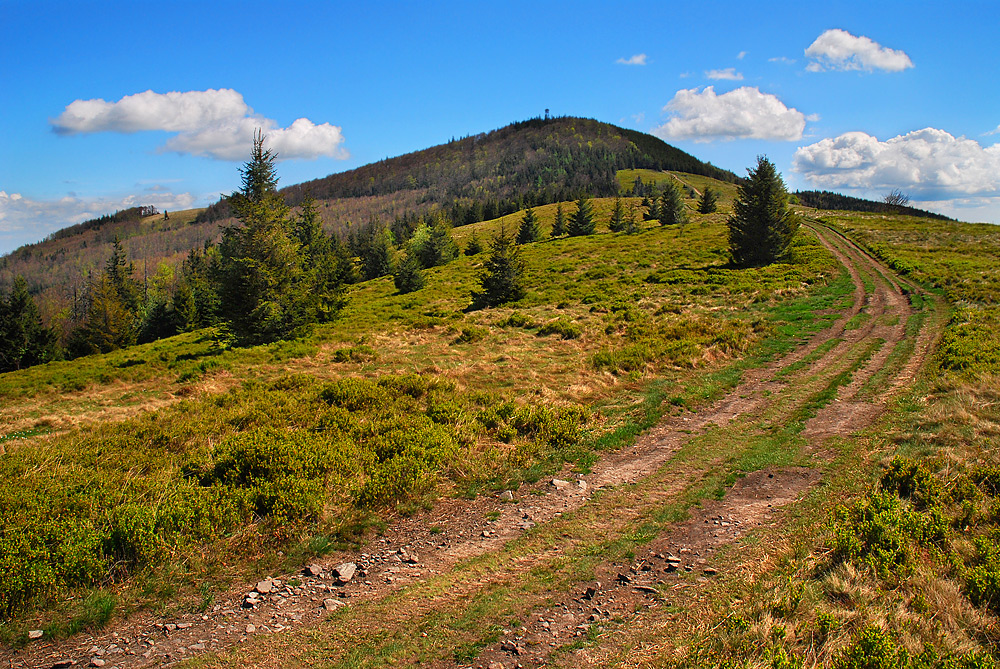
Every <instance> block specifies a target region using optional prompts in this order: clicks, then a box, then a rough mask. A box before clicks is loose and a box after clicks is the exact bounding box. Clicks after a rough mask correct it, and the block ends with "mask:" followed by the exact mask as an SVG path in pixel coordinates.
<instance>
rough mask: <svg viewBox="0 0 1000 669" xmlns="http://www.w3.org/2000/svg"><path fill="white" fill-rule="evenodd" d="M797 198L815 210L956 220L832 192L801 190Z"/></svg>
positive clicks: (902, 206)
mask: <svg viewBox="0 0 1000 669" xmlns="http://www.w3.org/2000/svg"><path fill="white" fill-rule="evenodd" d="M795 197H796V198H798V200H799V204H801V205H803V206H805V207H812V208H813V209H837V210H840V211H866V212H877V213H887V212H888V213H892V214H898V215H903V216H920V217H922V218H933V219H936V220H939V221H951V220H954V219H951V218H948V217H947V216H944V215H943V214H935V213H934V212H930V211H925V210H923V209H917V208H916V207H908V206H905V205H887V204H886V203H885V202H875V201H874V200H865V199H864V198H860V197H851V196H850V195H841V194H840V193H831V192H830V191H825V190H823V191H819V190H800V191H797V192H796V193H795Z"/></svg>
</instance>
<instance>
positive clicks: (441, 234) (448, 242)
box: [409, 220, 458, 268]
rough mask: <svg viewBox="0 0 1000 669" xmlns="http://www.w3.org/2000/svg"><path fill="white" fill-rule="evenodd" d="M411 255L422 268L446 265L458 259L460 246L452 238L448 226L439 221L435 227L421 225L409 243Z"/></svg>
mask: <svg viewBox="0 0 1000 669" xmlns="http://www.w3.org/2000/svg"><path fill="white" fill-rule="evenodd" d="M409 254H410V256H412V257H414V258H416V259H417V260H418V261H419V262H420V265H421V267H424V268H428V267H437V266H439V265H445V264H447V263H449V262H451V261H452V260H454V259H455V258H457V257H458V246H457V245H456V244H455V241H454V240H453V239H452V238H451V229H450V228H449V226H448V224H447V223H446V222H445V221H443V220H439V221H438V222H437V223H435V224H434V225H427V224H426V223H421V224H420V225H419V226H418V227H417V229H416V231H414V233H413V237H412V238H411V239H410V241H409Z"/></svg>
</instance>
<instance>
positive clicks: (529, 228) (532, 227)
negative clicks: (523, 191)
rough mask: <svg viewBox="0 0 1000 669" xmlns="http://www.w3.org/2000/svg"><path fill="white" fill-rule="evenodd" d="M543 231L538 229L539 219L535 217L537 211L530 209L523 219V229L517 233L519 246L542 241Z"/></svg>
mask: <svg viewBox="0 0 1000 669" xmlns="http://www.w3.org/2000/svg"><path fill="white" fill-rule="evenodd" d="M541 236H542V231H541V229H539V227H538V219H537V218H536V217H535V210H534V209H528V210H527V211H525V212H524V217H523V218H522V219H521V227H520V228H519V229H518V231H517V243H518V244H530V243H531V242H537V241H538V240H539V239H541Z"/></svg>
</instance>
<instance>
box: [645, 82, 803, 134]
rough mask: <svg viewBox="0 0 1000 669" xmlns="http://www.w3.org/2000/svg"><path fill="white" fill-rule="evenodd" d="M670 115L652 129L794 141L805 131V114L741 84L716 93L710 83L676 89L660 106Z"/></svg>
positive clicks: (756, 89) (655, 130) (664, 131)
mask: <svg viewBox="0 0 1000 669" xmlns="http://www.w3.org/2000/svg"><path fill="white" fill-rule="evenodd" d="M663 110H664V111H665V112H670V113H672V114H673V115H674V116H673V118H671V119H669V120H668V121H667V122H666V123H664V124H663V125H661V126H660V127H658V128H656V129H654V130H653V133H654V134H656V135H659V136H660V137H664V138H671V139H693V140H695V141H711V140H713V139H772V140H789V141H791V140H797V139H801V138H802V131H803V130H805V126H806V118H805V115H804V114H803V113H802V112H800V111H798V110H797V109H794V108H791V109H790V108H788V107H786V106H785V104H784V103H783V102H782V101H781V100H779V99H778V98H777V97H775V96H774V95H771V94H769V93H761V92H760V90H759V89H758V88H756V87H749V86H744V87H742V88H737V89H736V90H733V91H729V92H728V93H723V94H722V95H716V93H715V90H714V88H713V87H712V86H708V87H707V88H705V89H704V90H703V91H699V90H698V89H697V88H691V89H682V90H679V91H677V93H676V94H675V95H674V98H673V100H671V101H670V102H668V103H667V105H666V106H665V107H664V108H663Z"/></svg>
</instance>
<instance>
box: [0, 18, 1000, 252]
mask: <svg viewBox="0 0 1000 669" xmlns="http://www.w3.org/2000/svg"><path fill="white" fill-rule="evenodd" d="M764 6H765V5H762V4H761V3H750V2H739V3H737V2H702V3H677V2H638V1H637V2H631V3H597V2H573V3H560V2H537V1H536V2H511V3H486V2H436V3H426V4H425V5H422V6H421V5H418V4H416V3H391V2H371V3H318V2H298V3H297V2H285V3H281V4H278V3H258V2H210V3H205V2H170V1H159V2H147V1H145V0H132V1H131V2H122V3H118V2H87V1H85V0H84V1H74V2H53V1H46V0H31V1H27V0H0V92H2V98H0V121H2V122H3V126H4V129H5V132H3V133H2V135H0V253H4V252H8V251H10V250H12V249H13V248H16V247H17V246H19V245H21V244H24V243H29V242H32V241H37V240H38V239H41V238H43V237H44V236H45V235H47V234H49V233H50V232H52V231H53V230H56V229H58V228H60V227H64V226H65V225H68V224H71V223H74V222H78V221H80V220H84V219H85V218H89V217H92V216H95V215H99V214H103V213H108V212H111V211H114V210H116V209H120V208H123V207H125V206H129V205H131V204H153V205H155V206H158V207H159V208H160V209H163V208H167V209H179V208H188V207H192V206H204V205H206V204H208V203H210V202H212V201H214V200H215V199H217V198H218V196H219V194H220V193H226V192H231V191H232V190H234V189H236V188H237V187H238V184H239V173H238V168H239V166H240V164H241V163H242V161H243V160H244V159H245V156H246V154H248V152H249V147H250V133H252V129H253V127H256V126H264V127H265V128H266V129H267V131H268V134H269V136H270V138H271V140H272V141H274V142H275V149H276V150H277V151H278V153H279V154H280V157H281V158H283V160H282V161H281V162H280V163H279V167H278V170H279V176H280V179H281V184H282V185H289V184H293V183H297V182H300V181H303V180H307V179H311V178H316V177H320V176H324V175H326V174H329V173H331V172H337V171H342V170H346V169H351V168H353V167H357V166H359V165H362V164H365V163H368V162H371V161H374V160H379V159H381V158H385V157H391V156H396V155H400V154H402V153H406V152H408V151H413V150H418V149H422V148H426V147H428V146H431V145H434V144H438V143H441V142H445V141H448V140H449V139H450V138H452V137H460V136H463V135H467V134H472V133H477V132H481V131H486V130H491V129H493V128H497V127H500V126H503V125H506V124H507V123H510V122H512V121H516V120H523V119H525V118H529V117H532V116H538V115H541V114H542V113H543V112H544V110H545V109H546V108H548V109H550V110H551V111H552V113H553V114H555V115H574V116H587V117H592V118H596V119H598V120H602V121H608V122H611V123H615V124H619V125H623V126H626V127H630V128H635V129H638V130H642V131H646V132H653V133H655V134H658V135H659V136H661V137H663V138H664V139H665V140H666V141H668V142H670V143H671V144H674V145H676V146H678V147H680V148H682V149H684V150H686V151H688V152H690V153H692V154H694V155H695V156H697V157H699V158H702V159H704V160H710V161H711V162H713V163H714V164H716V165H719V166H722V167H726V168H729V169H731V170H733V171H735V172H737V173H739V174H743V173H744V170H745V168H746V167H747V166H750V165H752V164H753V163H754V159H755V157H756V156H757V155H758V154H766V155H767V156H768V157H770V158H771V159H772V160H773V161H774V162H775V163H776V164H777V165H778V167H779V169H780V170H781V171H782V173H783V175H784V177H785V180H786V182H787V183H788V185H789V187H790V189H792V190H795V189H799V188H822V189H829V190H837V191H841V192H845V193H850V194H856V195H861V196H868V197H875V198H878V197H880V196H881V195H882V194H884V193H887V192H888V191H889V190H891V189H892V188H901V189H902V190H903V191H905V192H907V193H909V194H910V196H911V198H912V199H913V201H914V202H915V203H917V204H919V205H922V206H926V207H928V208H930V209H933V210H935V211H941V212H943V213H946V214H949V215H952V216H955V217H958V218H960V219H962V220H974V221H989V222H994V223H1000V133H997V131H998V130H1000V86H998V85H997V83H996V82H997V80H998V79H1000V76H998V75H1000V56H998V55H997V51H996V40H997V37H998V36H1000V3H995V2H985V1H984V2H955V3H947V4H946V3H930V2H927V3H920V2H871V1H870V0H869V1H867V2H827V3H823V5H822V7H816V6H814V3H803V2H794V3H792V2H787V3H785V2H770V3H766V10H763V9H761V8H762V7H764ZM300 119H302V120H300ZM991 133H992V134H991Z"/></svg>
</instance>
